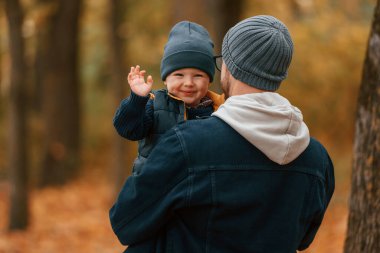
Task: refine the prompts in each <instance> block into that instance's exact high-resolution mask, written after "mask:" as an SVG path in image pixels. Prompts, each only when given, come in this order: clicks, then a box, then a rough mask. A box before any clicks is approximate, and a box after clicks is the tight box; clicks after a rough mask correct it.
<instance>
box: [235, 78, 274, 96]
mask: <svg viewBox="0 0 380 253" xmlns="http://www.w3.org/2000/svg"><path fill="white" fill-rule="evenodd" d="M231 88H232V89H231V91H230V93H231V96H238V95H244V94H251V93H261V92H267V91H266V90H260V89H257V88H255V87H252V86H250V85H248V84H246V83H243V82H241V81H239V80H236V79H235V80H234V84H233V85H232V87H231Z"/></svg>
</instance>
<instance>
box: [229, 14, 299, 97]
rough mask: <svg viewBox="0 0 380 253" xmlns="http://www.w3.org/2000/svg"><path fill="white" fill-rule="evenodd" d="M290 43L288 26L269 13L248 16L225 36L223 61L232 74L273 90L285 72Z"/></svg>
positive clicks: (245, 81)
mask: <svg viewBox="0 0 380 253" xmlns="http://www.w3.org/2000/svg"><path fill="white" fill-rule="evenodd" d="M292 54H293V42H292V38H291V36H290V34H289V31H288V29H287V27H286V26H285V25H284V24H283V23H282V22H281V21H279V20H278V19H276V18H274V17H272V16H266V15H260V16H253V17H250V18H247V19H245V20H243V21H241V22H239V23H237V24H236V25H235V26H234V27H232V28H231V29H230V30H229V31H228V32H227V34H226V35H225V36H224V39H223V45H222V55H223V61H224V63H225V64H226V66H227V68H228V70H229V71H230V73H231V74H232V76H233V77H234V78H235V79H237V80H240V81H242V82H244V83H246V84H248V85H250V86H253V87H256V88H258V89H261V90H267V91H275V90H277V89H278V88H279V86H280V84H281V81H283V80H284V79H285V78H286V76H287V74H288V67H289V65H290V62H291V60H292Z"/></svg>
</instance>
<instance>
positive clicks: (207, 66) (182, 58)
mask: <svg viewBox="0 0 380 253" xmlns="http://www.w3.org/2000/svg"><path fill="white" fill-rule="evenodd" d="M182 68H197V69H200V70H202V71H204V72H206V73H207V75H208V76H209V77H210V82H212V80H213V79H214V73H215V65H214V43H213V42H212V40H211V38H210V35H209V33H208V32H207V30H206V29H205V28H204V27H203V26H201V25H198V24H196V23H193V22H190V21H181V22H179V23H177V24H176V25H174V26H173V28H172V30H171V31H170V34H169V39H168V42H167V43H166V45H165V49H164V56H163V58H162V61H161V79H162V80H165V79H166V77H167V76H168V75H169V74H170V73H172V72H173V71H175V70H178V69H182Z"/></svg>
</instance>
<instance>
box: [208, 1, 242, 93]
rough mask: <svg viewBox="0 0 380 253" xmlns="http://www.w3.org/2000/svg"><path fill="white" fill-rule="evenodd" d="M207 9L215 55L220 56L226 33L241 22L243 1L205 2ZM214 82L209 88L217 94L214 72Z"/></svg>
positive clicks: (216, 75) (218, 85) (218, 74)
mask: <svg viewBox="0 0 380 253" xmlns="http://www.w3.org/2000/svg"><path fill="white" fill-rule="evenodd" d="M206 4H207V9H208V10H210V18H211V24H212V25H211V27H212V28H213V31H214V33H213V34H215V35H214V36H213V37H214V44H215V48H214V50H215V55H221V54H222V42H223V38H224V35H225V34H226V33H227V31H228V30H229V29H230V28H231V27H232V26H234V25H235V24H236V23H238V22H239V21H240V20H241V13H242V11H243V0H235V1H229V0H207V1H206ZM214 79H215V81H214V84H213V85H212V86H211V88H212V89H213V90H215V91H217V92H219V93H220V92H222V90H221V87H220V84H219V83H220V73H219V72H218V71H216V72H215V78H214Z"/></svg>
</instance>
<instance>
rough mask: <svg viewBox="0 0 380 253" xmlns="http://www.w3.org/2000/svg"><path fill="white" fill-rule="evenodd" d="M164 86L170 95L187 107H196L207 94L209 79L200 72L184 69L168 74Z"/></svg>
mask: <svg viewBox="0 0 380 253" xmlns="http://www.w3.org/2000/svg"><path fill="white" fill-rule="evenodd" d="M165 84H166V86H167V89H168V91H169V93H170V94H172V95H174V96H176V97H178V98H180V99H182V100H183V101H184V102H185V104H186V105H187V106H191V107H196V106H197V105H198V104H199V102H200V101H201V99H202V98H203V97H204V96H205V95H206V93H207V90H208V86H209V84H210V78H209V76H208V75H207V74H206V73H205V72H203V71H202V70H199V69H196V68H184V69H178V70H175V71H173V72H172V73H170V74H169V75H168V76H167V77H166V80H165Z"/></svg>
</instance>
